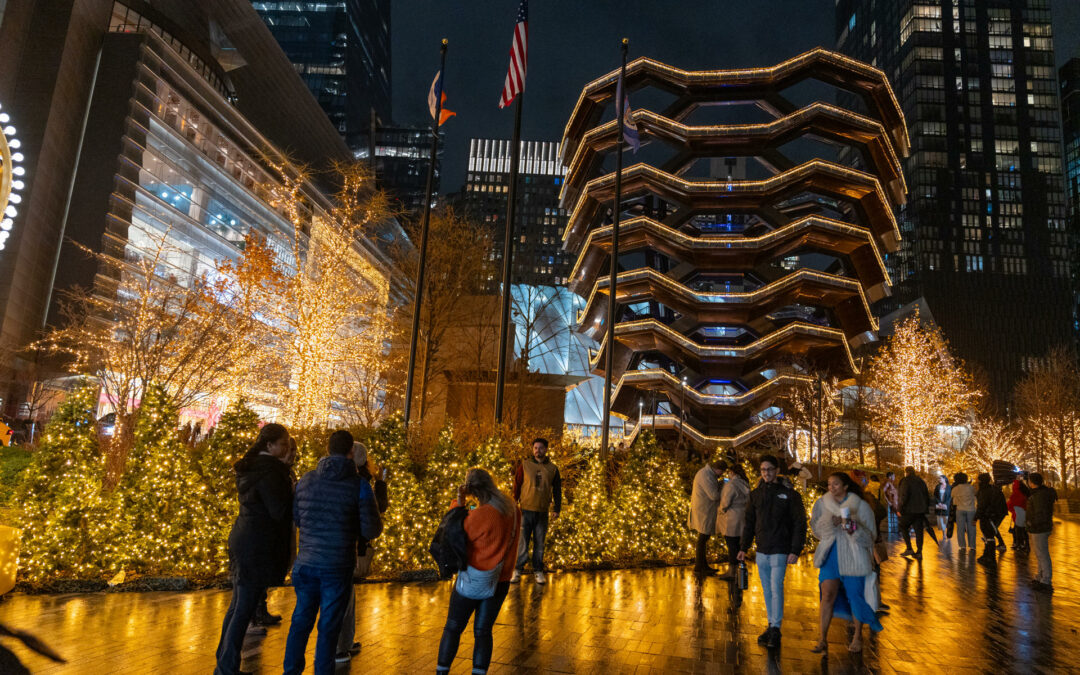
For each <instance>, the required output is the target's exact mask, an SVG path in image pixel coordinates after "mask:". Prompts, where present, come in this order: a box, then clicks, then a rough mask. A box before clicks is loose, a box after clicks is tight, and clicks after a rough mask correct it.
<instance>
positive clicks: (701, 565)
mask: <svg viewBox="0 0 1080 675" xmlns="http://www.w3.org/2000/svg"><path fill="white" fill-rule="evenodd" d="M708 548H709V535H707V534H702V533H700V532H699V533H698V536H697V552H696V554H695V555H694V571H695V572H702V571H704V570H705V569H707V568H708V567H709V562H708V560H706V559H705V553H706V551H707V550H708Z"/></svg>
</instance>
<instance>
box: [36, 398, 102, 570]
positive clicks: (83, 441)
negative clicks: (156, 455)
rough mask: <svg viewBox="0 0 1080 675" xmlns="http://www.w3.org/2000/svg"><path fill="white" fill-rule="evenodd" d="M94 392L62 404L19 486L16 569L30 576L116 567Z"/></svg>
mask: <svg viewBox="0 0 1080 675" xmlns="http://www.w3.org/2000/svg"><path fill="white" fill-rule="evenodd" d="M97 391H98V390H97V388H96V387H92V386H85V387H83V388H81V389H78V390H76V391H75V392H73V393H72V394H70V395H69V396H68V397H67V398H66V399H65V400H64V402H63V403H61V404H60V406H59V407H58V408H57V410H56V412H55V413H54V414H53V416H52V418H51V419H50V420H49V423H48V424H47V425H46V427H45V429H44V432H43V433H42V435H41V442H40V444H39V445H38V448H37V450H36V451H35V452H34V455H33V458H32V459H31V462H30V466H29V467H28V468H27V471H26V474H25V478H24V481H23V484H22V486H21V489H20V490H19V494H18V498H17V503H18V504H19V506H20V507H21V514H20V518H19V525H20V527H21V528H22V531H23V537H22V547H21V553H20V556H19V569H20V570H21V571H22V572H23V574H24V575H25V576H26V578H28V579H29V580H31V581H38V580H41V579H43V578H45V577H47V576H51V577H58V576H72V577H81V578H86V577H90V576H94V575H97V574H101V573H107V572H108V571H110V570H112V569H113V568H114V564H115V561H116V557H117V549H116V542H115V540H114V538H113V531H112V520H111V517H110V516H111V513H110V511H111V509H110V501H111V497H110V495H108V494H106V493H105V492H104V490H103V487H102V482H103V480H104V476H105V454H104V452H103V449H102V448H101V445H100V444H99V442H98V430H97V419H96V417H95V415H94V412H95V410H96V409H97V403H98V397H97Z"/></svg>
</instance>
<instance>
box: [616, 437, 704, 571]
mask: <svg viewBox="0 0 1080 675" xmlns="http://www.w3.org/2000/svg"><path fill="white" fill-rule="evenodd" d="M613 501H614V518H612V520H611V525H610V530H611V531H610V536H609V540H610V541H611V546H612V548H613V549H614V551H615V557H616V558H617V559H619V560H628V561H640V560H646V559H649V560H658V559H659V560H668V561H674V560H680V559H685V558H687V557H689V556H690V555H692V554H693V540H692V537H691V536H690V532H689V530H688V529H687V527H686V517H687V514H688V513H689V511H690V497H689V495H688V494H687V486H686V483H685V482H684V481H683V479H682V477H681V475H680V472H679V467H678V465H677V464H676V463H675V462H672V461H671V457H670V455H669V454H668V453H666V452H664V450H663V449H662V448H661V447H660V446H659V444H658V443H657V442H656V438H655V437H654V436H653V435H652V433H650V432H647V431H646V432H645V433H644V434H643V435H642V436H641V438H639V439H638V440H637V442H636V443H634V445H633V447H631V448H630V451H629V454H628V456H627V458H626V463H625V464H623V466H622V468H621V470H620V471H619V481H618V488H617V489H616V491H615V495H614V500H613Z"/></svg>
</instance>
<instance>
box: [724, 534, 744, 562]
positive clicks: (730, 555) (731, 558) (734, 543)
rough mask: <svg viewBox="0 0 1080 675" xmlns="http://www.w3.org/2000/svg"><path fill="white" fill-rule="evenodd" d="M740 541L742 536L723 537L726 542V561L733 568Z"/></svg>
mask: <svg viewBox="0 0 1080 675" xmlns="http://www.w3.org/2000/svg"><path fill="white" fill-rule="evenodd" d="M741 541H742V537H726V536H725V537H724V543H725V544H727V561H728V564H729V565H731V568H732V569H733V570H734V569H735V565H736V564H737V563H738V561H737V560H736V559H735V556H737V555H739V544H740V543H741Z"/></svg>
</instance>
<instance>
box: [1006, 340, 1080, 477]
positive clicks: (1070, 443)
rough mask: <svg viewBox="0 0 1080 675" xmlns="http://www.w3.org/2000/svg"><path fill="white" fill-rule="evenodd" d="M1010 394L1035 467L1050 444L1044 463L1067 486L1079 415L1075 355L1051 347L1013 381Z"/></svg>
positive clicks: (1078, 372)
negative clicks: (1031, 446) (1033, 450)
mask: <svg viewBox="0 0 1080 675" xmlns="http://www.w3.org/2000/svg"><path fill="white" fill-rule="evenodd" d="M1014 395H1015V400H1016V406H1017V409H1018V411H1019V413H1020V417H1021V419H1022V421H1023V424H1024V426H1025V427H1026V429H1027V431H1028V437H1029V438H1030V439H1032V440H1033V441H1034V443H1033V444H1034V446H1035V448H1036V451H1037V454H1036V465H1037V468H1038V469H1039V470H1042V469H1043V466H1044V462H1043V459H1044V457H1043V448H1044V447H1046V448H1052V449H1053V450H1054V451H1055V452H1054V453H1047V456H1046V459H1047V460H1049V461H1047V462H1046V466H1048V467H1052V468H1053V469H1054V470H1056V471H1057V473H1058V476H1059V477H1060V479H1061V481H1062V488H1063V489H1067V488H1068V477H1069V473H1070V472H1069V469H1070V464H1073V465H1075V459H1073V461H1071V462H1070V459H1071V457H1070V455H1072V454H1073V453H1075V437H1076V426H1077V421H1078V417H1080V368H1078V367H1077V363H1076V359H1075V357H1074V356H1073V354H1072V353H1070V352H1069V351H1068V350H1067V349H1065V348H1064V347H1055V348H1052V349H1051V350H1050V351H1049V353H1047V355H1046V357H1044V358H1042V359H1039V360H1038V361H1036V362H1035V364H1034V366H1033V367H1032V368H1031V369H1030V370H1029V371H1028V372H1027V374H1026V375H1025V376H1024V378H1023V379H1022V380H1020V382H1018V383H1017V385H1016V391H1015V392H1014ZM1070 451H1071V452H1070ZM1055 454H1056V456H1055ZM1073 470H1074V471H1075V466H1074V467H1073Z"/></svg>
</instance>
